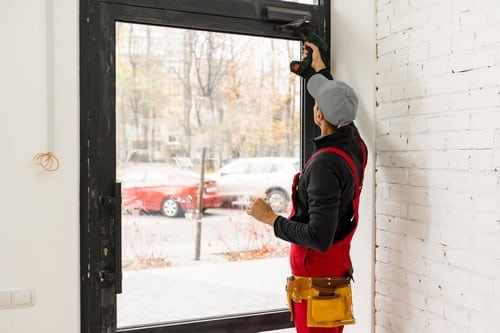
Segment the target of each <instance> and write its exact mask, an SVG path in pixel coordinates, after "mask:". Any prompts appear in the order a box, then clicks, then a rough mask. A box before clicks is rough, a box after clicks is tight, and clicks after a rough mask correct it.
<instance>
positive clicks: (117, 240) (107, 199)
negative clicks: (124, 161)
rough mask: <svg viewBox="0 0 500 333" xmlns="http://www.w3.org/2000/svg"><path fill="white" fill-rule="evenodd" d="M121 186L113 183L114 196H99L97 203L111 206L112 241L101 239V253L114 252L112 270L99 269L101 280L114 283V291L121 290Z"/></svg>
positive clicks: (119, 291)
mask: <svg viewBox="0 0 500 333" xmlns="http://www.w3.org/2000/svg"><path fill="white" fill-rule="evenodd" d="M121 193H122V187H121V183H115V184H114V196H112V197H111V196H100V197H99V203H100V204H101V205H106V206H113V208H114V209H113V213H112V215H111V218H110V221H109V233H110V236H111V239H112V241H111V242H110V241H108V240H103V241H102V245H101V247H102V254H103V256H104V257H108V255H109V254H110V252H111V253H113V254H114V258H113V259H114V262H113V263H110V264H112V265H113V270H111V269H104V270H100V271H99V278H100V280H101V282H107V283H114V285H115V293H116V294H121V292H122V210H121V207H122V196H121ZM106 266H107V267H110V266H111V265H109V266H108V265H106Z"/></svg>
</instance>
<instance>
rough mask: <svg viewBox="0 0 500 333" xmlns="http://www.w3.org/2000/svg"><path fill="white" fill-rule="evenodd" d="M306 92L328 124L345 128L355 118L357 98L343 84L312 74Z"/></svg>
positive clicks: (349, 88)
mask: <svg viewBox="0 0 500 333" xmlns="http://www.w3.org/2000/svg"><path fill="white" fill-rule="evenodd" d="M307 91H309V93H310V94H311V96H312V97H314V99H315V100H316V102H317V103H318V107H319V110H320V111H321V113H323V116H324V117H325V119H326V120H327V121H328V122H329V123H330V124H332V125H335V126H339V127H340V126H345V125H347V124H349V123H350V122H352V121H353V120H354V119H355V118H356V110H357V108H358V97H357V96H356V93H355V92H354V90H353V89H352V88H351V87H350V86H349V85H348V84H346V83H345V82H341V81H335V80H329V79H327V78H326V77H324V76H323V75H322V74H314V75H313V76H311V78H310V79H309V81H308V82H307Z"/></svg>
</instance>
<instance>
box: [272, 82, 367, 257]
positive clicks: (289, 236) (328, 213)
mask: <svg viewBox="0 0 500 333" xmlns="http://www.w3.org/2000/svg"><path fill="white" fill-rule="evenodd" d="M322 74H323V75H325V74H324V73H323V72H322ZM328 74H329V73H328ZM325 76H327V75H325ZM327 77H328V76H327ZM330 78H331V76H330ZM356 137H360V135H359V132H358V129H357V128H356V126H355V125H354V123H351V124H350V125H347V126H345V127H344V128H343V129H342V130H340V131H338V132H336V133H334V134H332V135H327V136H323V137H318V138H315V139H313V141H314V144H315V151H317V150H319V149H322V148H326V147H335V148H339V149H341V150H343V151H344V152H346V153H347V154H348V155H349V156H350V157H351V158H352V159H353V161H354V164H355V165H356V168H357V171H358V175H359V177H360V179H361V177H362V174H363V170H362V150H361V146H360V143H359V142H358V141H357V140H356ZM363 145H364V143H363ZM365 147H366V146H365ZM354 187H355V185H354V176H353V174H352V171H351V169H350V167H349V165H348V164H347V162H346V161H345V160H344V159H343V158H342V157H340V156H338V155H337V154H334V153H331V152H323V153H321V154H319V155H317V156H316V157H315V158H314V159H313V160H312V161H311V162H310V163H309V164H308V165H307V166H306V168H305V170H303V172H302V174H301V176H300V178H299V184H298V191H297V202H296V211H295V214H294V215H293V216H291V217H290V219H287V218H285V217H283V216H279V217H278V218H276V220H275V223H274V233H275V235H276V237H279V238H281V239H283V240H286V241H289V242H292V243H295V244H298V245H302V246H305V247H308V248H312V249H315V250H319V251H323V252H324V251H327V250H328V248H329V247H330V246H331V245H332V244H334V243H336V242H338V241H340V240H342V239H343V238H344V237H345V236H347V235H348V234H349V232H350V231H351V230H352V228H353V227H354V210H353V208H352V200H353V198H354V190H355V189H354Z"/></svg>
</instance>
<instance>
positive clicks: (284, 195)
mask: <svg viewBox="0 0 500 333" xmlns="http://www.w3.org/2000/svg"><path fill="white" fill-rule="evenodd" d="M298 171H299V159H298V158H289V157H254V158H238V159H235V160H233V161H231V162H229V163H228V164H226V165H225V166H223V167H222V168H220V169H219V170H217V171H215V172H213V173H210V174H207V175H206V178H207V179H213V180H215V181H216V182H217V185H218V187H219V195H220V196H221V199H222V201H223V203H224V204H225V205H229V206H231V207H234V206H246V205H247V204H248V202H249V200H250V198H251V197H252V196H264V195H265V196H266V198H267V201H268V202H269V204H270V205H271V207H272V208H273V210H274V211H275V212H284V211H286V210H287V208H288V203H289V201H290V198H291V188H292V181H293V176H294V175H295V174H296V173H297V172H298Z"/></svg>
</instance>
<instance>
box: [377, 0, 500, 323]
mask: <svg viewBox="0 0 500 333" xmlns="http://www.w3.org/2000/svg"><path fill="white" fill-rule="evenodd" d="M377 3H378V5H377V10H378V14H377V45H378V48H377V49H378V61H377V73H378V75H377V79H376V84H377V87H378V92H377V101H378V104H379V106H378V108H377V110H376V119H377V128H378V130H377V162H376V163H377V174H376V183H377V192H376V221H377V231H376V239H377V240H376V244H377V247H378V248H377V254H376V270H375V276H376V302H375V307H376V310H377V312H376V313H377V315H376V325H377V326H376V332H380V333H407V332H408V333H410V332H411V333H413V332H415V333H418V332H435V333H441V332H453V333H465V332H467V333H479V332H481V333H493V332H499V324H500V317H499V315H500V185H499V180H500V174H499V170H500V2H499V1H498V0H440V1H436V0H397V1H395V0H392V1H390V0H378V1H377Z"/></svg>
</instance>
